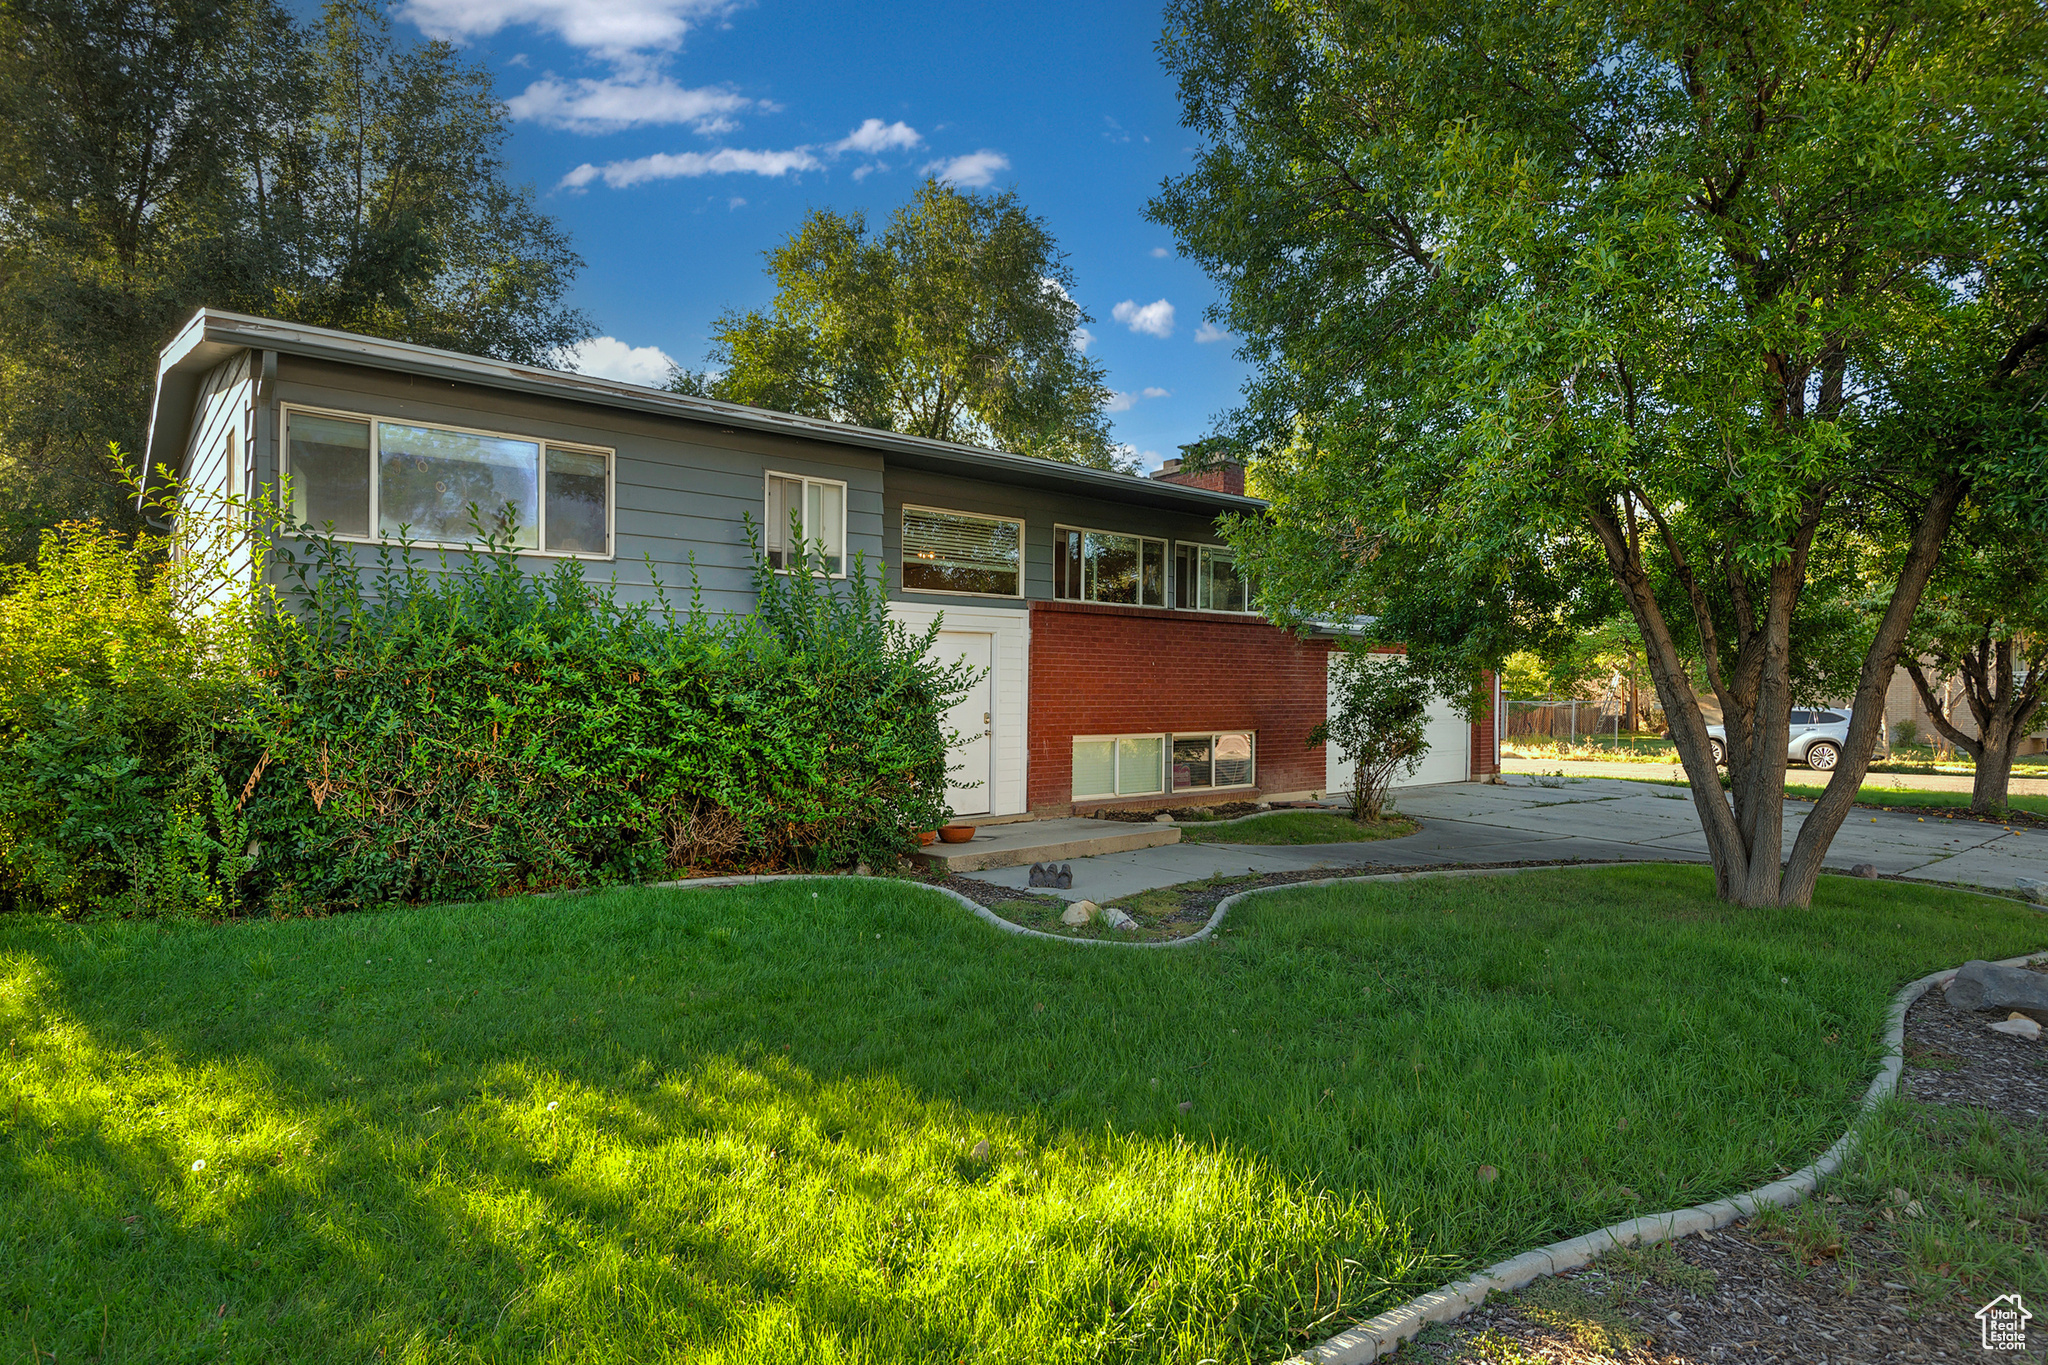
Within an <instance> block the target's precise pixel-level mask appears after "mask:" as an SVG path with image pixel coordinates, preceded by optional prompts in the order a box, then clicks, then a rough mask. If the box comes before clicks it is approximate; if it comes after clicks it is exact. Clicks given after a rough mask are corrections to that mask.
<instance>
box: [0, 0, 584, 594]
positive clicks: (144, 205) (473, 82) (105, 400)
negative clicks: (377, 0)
mask: <svg viewBox="0 0 2048 1365" xmlns="http://www.w3.org/2000/svg"><path fill="white" fill-rule="evenodd" d="M504 120H505V115H504V112H503V109H502V107H501V106H500V104H499V103H498V101H497V100H496V99H495V98H494V97H493V96H492V94H491V91H490V83H489V78H488V76H487V74H486V73H485V72H484V71H482V70H481V69H480V68H478V67H475V66H473V65H471V64H468V63H465V62H463V61H462V60H461V59H460V58H459V57H458V55H457V54H456V52H455V51H454V49H452V48H451V47H449V46H448V45H447V44H444V43H423V44H415V45H410V46H406V45H399V44H395V43H394V42H393V41H392V39H391V36H390V33H389V30H388V25H387V24H386V21H385V19H384V18H383V16H382V14H381V12H380V11H379V10H378V9H377V8H375V7H374V6H371V5H369V4H366V3H362V0H337V3H334V4H331V5H330V6H329V7H328V8H327V10H326V12H325V14H324V16H323V18H322V19H321V20H320V22H318V23H317V24H314V25H310V26H303V27H302V26H299V25H296V24H294V23H293V22H292V20H291V18H290V17H289V15H287V14H286V13H285V11H284V10H283V9H282V8H281V7H280V6H279V5H277V4H276V3H274V0H148V3H141V4H133V3H119V2H117V0H0V559H12V560H20V559H24V558H26V556H27V555H28V553H29V552H30V551H32V550H33V548H34V545H35V543H36V539H37V536H38V533H39V532H40V530H41V528H42V527H44V526H47V525H49V524H50V523H52V522H54V521H57V520H60V519H63V518H67V517H80V516H91V515H99V516H102V517H106V518H110V519H113V520H115V521H116V522H117V523H118V521H119V519H120V518H122V517H123V516H125V515H129V514H130V513H129V510H128V508H127V503H126V496H125V492H124V489H123V486H122V484H121V482H120V480H119V478H118V476H117V474H116V472H115V471H114V470H112V469H111V468H110V467H109V466H108V464H107V460H106V450H107V443H108V442H109V441H118V442H120V443H121V444H122V445H123V446H124V447H126V448H128V449H131V450H133V449H139V448H140V445H141V441H140V438H141V435H142V432H143V428H144V426H145V424H146V423H147V421H148V404H149V394H150V388H151V384H152V381H153V379H154V376H155V370H156V353H157V350H158V348H159V347H161V346H162V345H163V343H164V342H165V340H167V339H168V337H169V335H170V333H171V331H172V330H173V329H174V328H175V327H176V326H177V324H178V323H179V322H181V321H182V320H183V319H184V318H185V317H186V316H187V315H189V313H190V312H191V311H192V309H194V308H195V307H199V306H201V305H213V306H218V307H226V308H235V309H243V310H247V311H251V312H258V313H265V314H269V315H272V316H278V317H283V318H286V319H289V320H293V321H301V322H310V323H316V324H321V325H326V326H337V327H347V328H354V329H359V330H363V331H369V332H373V333H376V334H379V335H383V336H390V337H395V338H398V339H401V340H407V341H418V342H423V343H427V344H433V345H445V346H453V347H456V348H459V349H462V350H467V351H476V352H480V353H483V354H486V355H494V356H500V357H502V358H505V359H513V360H525V361H541V360H543V359H545V358H546V357H547V356H548V355H549V354H551V353H552V352H553V351H554V350H555V349H556V348H558V347H559V346H561V345H563V344H565V343H567V342H570V341H574V340H575V339H577V338H578V337H580V336H581V335H583V334H584V333H585V332H586V331H587V330H588V329H587V327H585V325H584V323H583V320H582V319H581V317H580V316H579V315H578V314H576V313H575V312H574V311H573V310H571V309H569V308H567V307H566V306H564V302H563V300H564V296H565V293H566V290H567V288H568V286H569V283H570V281H571V279H572V278H573V276H574V273H575V271H576V269H577V267H578V266H579V265H580V262H579V261H578V260H577V259H576V257H575V256H574V254H573V253H571V252H570V250H569V248H568V245H567V240H566V238H565V237H564V235H563V234H562V232H561V230H560V229H559V228H558V227H556V225H555V224H554V223H553V222H552V221H550V220H549V219H547V218H546V217H544V216H542V215H540V214H538V213H537V212H535V210H534V208H533V205H532V203H531V200H530V196H529V195H527V194H526V193H524V192H522V191H518V190H515V189H513V188H511V187H510V186H509V185H508V184H507V183H506V180H505V175H504V166H503V164H502V162H501V160H500V159H499V156H498V148H499V146H500V144H501V142H502V140H503V137H504V131H505V129H504Z"/></svg>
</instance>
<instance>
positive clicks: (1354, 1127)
mask: <svg viewBox="0 0 2048 1365" xmlns="http://www.w3.org/2000/svg"><path fill="white" fill-rule="evenodd" d="M1708 886H1709V883H1708V879H1707V874H1706V873H1705V872H1704V870H1702V869H1697V868H1688V867H1662V868H1625V869H1603V870H1567V871H1558V872H1543V873H1535V874H1525V875H1522V876H1517V877H1506V878H1497V879H1496V878H1471V879H1457V880H1448V879H1446V880H1433V881H1431V880H1425V881H1417V882H1408V883H1377V884H1369V885H1363V886H1351V887H1342V888H1327V889H1320V890H1315V889H1308V890H1301V891H1296V892H1290V893H1287V894H1283V895H1274V896H1268V897H1261V898H1258V899H1256V900H1254V901H1253V902H1251V903H1250V904H1249V905H1247V906H1246V907H1244V908H1243V909H1242V910H1241V911H1240V912H1239V913H1238V914H1237V915H1234V916H1233V918H1232V920H1231V921H1230V922H1229V923H1228V924H1227V925H1226V926H1225V931H1224V933H1223V935H1222V936H1221V938H1220V939H1219V940H1218V941H1216V942H1214V943H1211V944H1208V945H1205V946H1199V947H1195V948H1191V949H1171V950H1149V951H1131V952H1122V951H1112V950H1105V949H1100V948H1076V947H1071V946H1068V945H1062V944H1052V943H1043V942H1036V941H1028V940H1023V939H1017V938H1012V937H1008V936H1005V935H1001V934H999V933H997V932H996V931H994V930H992V929H990V928H989V927H988V926H987V925H985V924H983V923H981V922H980V921H979V920H977V919H975V918H973V917H971V916H969V915H967V914H966V913H965V912H964V911H963V910H961V909H960V908H959V907H958V906H956V905H954V904H953V903H951V902H948V901H945V900H943V899H941V898H940V897H938V896H936V895H933V894H930V893H928V892H925V891H922V890H918V889H915V888H912V887H908V886H902V885H890V884H883V883H875V882H853V881H844V882H832V883H817V882H811V883H779V884H771V885H764V886H759V887H749V888H742V889H735V890H727V891H697V892H687V891H654V890H619V891H613V892H607V893H603V894H597V895H590V896H585V897H565V898H559V899H521V900H515V901H508V902H500V903H496V904H489V905H479V906H466V907H458V908H453V909H446V908H440V909H425V910H404V911H396V912H391V913H385V914H378V915H357V916H349V917H344V918H337V919H327V920H293V921H283V922H274V923H272V922H263V923H249V924H240V925H231V926H226V927H206V926H173V927H157V926H154V925H145V924H105V925H90V926H82V927H81V926H75V925H65V924H59V923H54V922H49V921H40V920H26V919H18V920H15V921H12V922H9V923H4V924H0V1014H4V1019H0V1025H4V1034H0V1036H4V1037H6V1038H7V1039H8V1040H9V1042H8V1044H7V1063H6V1069H5V1072H4V1074H5V1075H6V1077H7V1090H6V1093H5V1094H4V1095H0V1123H4V1125H5V1127H4V1130H0V1292H4V1294H5V1311H6V1314H7V1318H6V1321H7V1328H6V1337H7V1339H8V1341H9V1342H10V1344H13V1343H19V1346H18V1347H16V1350H15V1351H13V1352H10V1355H12V1356H14V1357H15V1358H20V1359H23V1360H28V1359H30V1358H31V1357H30V1356H29V1355H28V1353H27V1351H26V1350H25V1349H23V1348H26V1347H28V1346H30V1345H31V1343H32V1344H33V1346H34V1349H35V1350H36V1351H38V1352H41V1353H43V1355H42V1356H40V1357H37V1358H41V1359H47V1358H49V1356H50V1355H51V1354H54V1356H55V1358H56V1359H57V1360H59V1361H69V1360H81V1359H92V1358H99V1359H104V1360H124V1361H141V1360H147V1361H152V1362H154V1361H183V1360H207V1361H216V1360H250V1361H255V1360H265V1361H292V1362H294V1363H295V1365H298V1363H300V1362H325V1361H334V1362H341V1361H347V1362H360V1361H365V1360H372V1359H376V1360H384V1361H429V1360H432V1361H486V1360H488V1361H492V1362H500V1361H505V1362H511V1361H543V1360H545V1361H578V1362H584V1361H620V1362H624V1361H657V1360H689V1361H692V1362H711V1361H716V1362H724V1361H730V1362H742V1361H744V1362H747V1363H748V1365H762V1363H765V1362H785V1361H787V1362H796V1361H803V1362H815V1361H832V1362H876V1363H877V1365H879V1362H885V1361H886V1362H895V1361H934V1362H937V1361H949V1362H950V1361H960V1360H973V1361H988V1362H997V1361H1000V1362H1015V1361H1026V1360H1028V1361H1033V1362H1048V1361H1082V1360H1088V1361H1095V1360H1147V1361H1186V1362H1195V1361H1200V1360H1205V1359H1213V1360H1217V1361H1232V1362H1235V1361H1264V1360H1270V1359H1272V1358H1273V1357H1274V1356H1276V1355H1278V1354H1280V1353H1282V1352H1283V1350H1285V1349H1287V1348H1289V1347H1292V1346H1294V1345H1298V1344H1300V1343H1302V1342H1305V1341H1309V1340H1313V1339H1317V1338H1320V1337H1321V1336H1323V1335H1326V1334H1328V1333H1329V1332H1331V1331H1333V1330H1335V1329H1336V1328H1338V1327H1339V1326H1341V1325H1343V1323H1345V1322H1346V1321H1349V1320H1351V1319H1353V1318H1355V1317H1358V1316H1361V1315H1365V1314H1369V1313H1371V1312H1373V1311H1376V1310H1378V1309H1380V1308H1383V1307H1385V1306H1386V1305H1387V1304H1388V1303H1390V1302H1392V1301H1394V1300H1396V1299H1398V1298H1401V1297H1404V1296H1406V1295H1408V1294H1411V1293H1413V1292H1415V1291H1417V1290H1421V1289H1426V1288H1430V1287H1433V1286H1435V1285H1436V1284H1438V1283H1440V1282H1442V1281H1443V1280H1444V1279H1445V1278H1446V1277H1448V1276H1449V1275H1451V1274H1453V1273H1455V1272H1457V1271H1459V1270H1461V1269H1464V1268H1467V1267H1471V1266H1474V1265H1477V1264H1481V1263H1484V1262H1485V1261H1487V1260H1489V1259H1491V1258H1494V1257H1498V1256H1500V1255H1502V1254H1505V1253H1508V1252H1512V1251H1516V1250H1520V1249H1522V1248H1525V1247H1527V1246H1530V1245H1533V1244H1536V1243H1539V1242H1543V1241H1547V1240H1549V1239H1551V1238H1554V1237H1558V1236H1562V1235H1565V1234H1568V1233H1573V1232H1579V1231H1584V1230H1586V1229H1589V1228H1592V1227H1595V1226H1598V1225H1600V1224H1603V1223H1606V1222H1609V1221H1611V1220H1613V1219H1615V1218H1617V1217H1621V1216H1624V1215H1626V1214H1629V1213H1632V1212H1638V1211H1647V1210H1652V1209H1660V1208H1667V1207H1671V1206H1673V1205H1678V1204H1684V1203H1691V1202H1696V1201H1698V1200H1701V1199H1704V1198H1709V1197H1713V1196H1716V1195H1722V1194H1727V1193H1729V1192H1732V1191H1735V1190H1738V1189H1741V1188H1745V1187H1747V1186H1750V1185H1753V1184H1755V1183H1757V1182H1759V1181H1761V1180H1763V1179H1766V1178H1769V1177H1770V1176H1772V1175H1774V1174H1775V1173H1776V1172H1777V1171H1779V1170H1780V1169H1782V1168H1788V1167H1792V1166H1797V1165H1799V1164H1801V1163H1803V1162H1804V1161H1806V1160H1807V1159H1808V1158H1810V1157H1811V1156H1812V1155H1813V1154H1814V1153H1816V1152H1818V1151H1819V1150H1820V1149H1821V1148H1823V1147H1824V1146H1826V1144H1827V1143H1828V1142H1830V1141H1831V1140H1832V1139H1833V1138H1834V1137H1835V1135H1836V1134H1837V1133H1838V1132H1839V1131H1840V1129H1841V1128H1842V1126H1843V1124H1844V1123H1845V1121H1846V1120H1847V1119H1848V1118H1849V1117H1850V1115H1851V1114H1852V1112H1853V1109H1854V1105H1855V1100H1856V1097H1857V1096H1858V1095H1859V1094H1860V1093H1861V1092H1862V1090H1863V1087H1864V1085H1865V1084H1866V1082H1867V1081H1868V1078H1869V1076H1870V1075H1871V1074H1872V1072H1873V1071H1874V1070H1875V1067H1876V1065H1877V1059H1878V1048H1877V1044H1876V1042H1875V1037H1876V1034H1877V1031H1878V1029H1879V1027H1880V1025H1881V1022H1882V1020H1883V1017H1884V1012H1885V1008H1886V1003H1887V998H1888V996H1889V994H1890V992H1891V991H1892V990H1893V989H1894V988H1895V987H1896V986H1897V985H1898V984H1899V983H1900V982H1901V981H1904V980H1906V979H1908V978H1910V977H1913V976H1915V975H1918V974H1920V973H1922V972H1925V971H1928V970H1931V969H1933V968H1935V967H1938V966H1941V965H1945V964H1951V963H1956V962H1960V961H1962V960H1964V959H1965V958H1969V957H1974V956H1985V957H1998V956H2004V955H2008V954H2012V953H2016V952H2020V951H2023V950H2028V949H2034V948H2038V947H2041V946H2043V945H2044V944H2048V920H2044V919H2043V918H2042V917H2041V916H2040V915H2038V914H2037V913H2035V912H2033V911H2031V910H2029V909H2026V908H2024V907H2022V906H2020V905H2018V904H2016V903H2015V904H2008V903H2001V902H1998V901H1995V900H1988V899H1984V898H1980V897H1974V896H1963V895H1958V894H1954V893H1948V892H1943V891H1939V890H1936V889H1932V888H1923V887H1915V886H1905V885H1900V884H1896V883H1888V882H1879V883H1869V882H1858V881H1848V880H1843V879H1836V878H1829V879H1824V880H1823V881H1822V883H1821V891H1820V893H1819V895H1818V897H1817V899H1816V905H1815V908H1814V909H1812V910H1811V911H1787V912H1782V913H1781V912H1770V911H1730V910H1726V909H1723V908H1721V907H1720V906H1718V905H1716V904H1715V903H1714V902H1713V901H1712V900H1711V899H1709V896H1708ZM1183 1103H1185V1104H1186V1105H1187V1106H1188V1107H1187V1109H1186V1110H1185V1111H1183V1109H1182V1108H1181V1105H1182V1104H1183ZM984 1142H985V1143H987V1144H988V1145H987V1147H986V1149H979V1144H981V1143H984ZM983 1152H985V1154H982V1153H983ZM200 1162H204V1166H203V1167H200V1166H199V1165H198V1163H200ZM1486 1168H1493V1169H1494V1170H1495V1171H1497V1172H1498V1175H1497V1178H1493V1179H1486V1178H1484V1177H1485V1176H1487V1175H1488V1174H1489V1172H1488V1171H1487V1170H1486Z"/></svg>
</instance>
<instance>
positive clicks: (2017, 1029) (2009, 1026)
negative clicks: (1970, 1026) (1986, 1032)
mask: <svg viewBox="0 0 2048 1365" xmlns="http://www.w3.org/2000/svg"><path fill="white" fill-rule="evenodd" d="M1987 1027H1989V1028H1990V1030H1991V1031H1992V1032H1993V1033H2009V1034H2011V1035H2012V1036H2013V1037H2015V1038H2025V1039H2026V1040H2027V1041H2028V1042H2039V1041H2040V1040H2041V1026H2040V1025H2039V1024H2037V1023H2035V1022H2034V1021H2033V1020H2031V1019H2029V1018H2027V1016H2026V1015H2024V1014H2019V1013H2017V1012H2016V1013H2013V1014H2010V1015H2007V1016H2006V1017H2005V1018H2003V1019H2001V1020H1999V1021H1998V1022H1997V1023H1995V1024H1990V1025H1987Z"/></svg>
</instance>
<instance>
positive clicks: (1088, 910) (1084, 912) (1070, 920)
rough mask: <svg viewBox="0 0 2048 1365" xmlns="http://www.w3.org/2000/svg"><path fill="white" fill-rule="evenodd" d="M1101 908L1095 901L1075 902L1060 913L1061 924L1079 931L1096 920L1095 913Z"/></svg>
mask: <svg viewBox="0 0 2048 1365" xmlns="http://www.w3.org/2000/svg"><path fill="white" fill-rule="evenodd" d="M1100 908H1101V907H1100V906H1098V905H1096V903H1095V902H1094V901H1075V902H1074V903H1073V904H1072V905H1070V906H1068V907H1067V908H1066V909H1065V910H1063V911H1061V912H1060V923H1061V924H1065V925H1068V926H1070V927H1072V928H1075V929H1078V928H1080V927H1081V926H1082V925H1084V924H1086V923H1087V922H1088V921H1089V920H1092V919H1094V918H1095V912H1096V911H1097V910H1099V909H1100Z"/></svg>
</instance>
